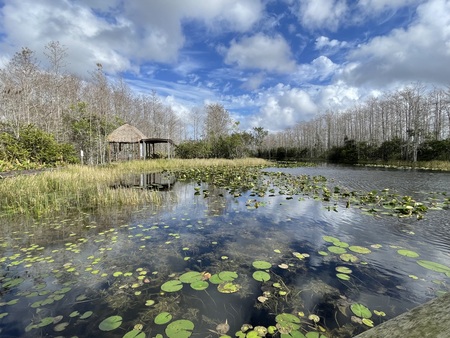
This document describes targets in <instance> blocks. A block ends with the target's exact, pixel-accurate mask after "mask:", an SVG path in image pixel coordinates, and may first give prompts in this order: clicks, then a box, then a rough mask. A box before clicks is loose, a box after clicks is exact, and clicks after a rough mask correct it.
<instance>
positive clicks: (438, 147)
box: [418, 138, 450, 161]
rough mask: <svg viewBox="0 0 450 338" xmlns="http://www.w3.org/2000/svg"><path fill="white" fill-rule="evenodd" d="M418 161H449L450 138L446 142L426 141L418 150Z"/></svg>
mask: <svg viewBox="0 0 450 338" xmlns="http://www.w3.org/2000/svg"><path fill="white" fill-rule="evenodd" d="M418 160H419V161H432V160H440V161H450V138H447V139H446V140H426V141H425V142H423V143H422V144H421V145H420V147H419V149H418Z"/></svg>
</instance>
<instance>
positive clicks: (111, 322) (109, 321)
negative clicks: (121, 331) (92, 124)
mask: <svg viewBox="0 0 450 338" xmlns="http://www.w3.org/2000/svg"><path fill="white" fill-rule="evenodd" d="M120 325H122V317H121V316H111V317H108V318H106V319H104V320H103V321H102V322H101V323H100V324H99V326H98V328H99V329H100V330H102V331H112V330H114V329H117V328H118V327H119V326H120Z"/></svg>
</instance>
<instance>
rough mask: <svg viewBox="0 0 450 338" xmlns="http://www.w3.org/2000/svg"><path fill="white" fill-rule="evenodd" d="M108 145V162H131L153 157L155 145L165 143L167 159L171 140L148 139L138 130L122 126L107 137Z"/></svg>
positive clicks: (130, 126) (171, 143)
mask: <svg viewBox="0 0 450 338" xmlns="http://www.w3.org/2000/svg"><path fill="white" fill-rule="evenodd" d="M107 140H108V143H109V160H110V161H112V160H113V161H120V160H132V159H145V158H151V157H155V144H157V143H167V157H169V158H170V156H171V154H170V153H171V148H170V145H172V146H174V145H175V144H174V143H173V141H172V140H171V139H163V138H148V137H147V136H145V135H144V134H143V133H142V132H141V131H140V130H139V129H137V128H136V127H133V126H132V125H129V124H124V125H123V126H120V127H119V128H117V129H116V130H114V131H113V132H112V133H111V134H109V135H108V137H107Z"/></svg>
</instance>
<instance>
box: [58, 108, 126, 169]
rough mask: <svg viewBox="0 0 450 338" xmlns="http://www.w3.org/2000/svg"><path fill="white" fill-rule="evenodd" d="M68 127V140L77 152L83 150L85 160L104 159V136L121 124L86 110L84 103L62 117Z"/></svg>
mask: <svg viewBox="0 0 450 338" xmlns="http://www.w3.org/2000/svg"><path fill="white" fill-rule="evenodd" d="M64 120H65V123H66V124H67V125H68V126H69V140H70V141H71V142H72V143H73V144H74V146H75V148H76V149H77V151H79V150H83V152H84V157H85V158H86V159H91V162H92V159H93V158H94V157H95V156H97V157H105V155H106V136H107V135H108V134H109V133H111V132H112V131H113V130H114V129H116V128H117V127H119V126H120V125H122V124H123V121H122V120H120V119H118V118H113V119H111V117H108V116H106V115H100V114H97V113H94V112H92V111H89V110H88V106H87V104H86V103H85V102H79V103H77V104H76V105H72V106H71V107H70V113H68V114H66V115H65V117H64Z"/></svg>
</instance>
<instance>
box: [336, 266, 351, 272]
mask: <svg viewBox="0 0 450 338" xmlns="http://www.w3.org/2000/svg"><path fill="white" fill-rule="evenodd" d="M336 271H337V272H340V273H352V269H350V268H347V267H346V266H337V267H336Z"/></svg>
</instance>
